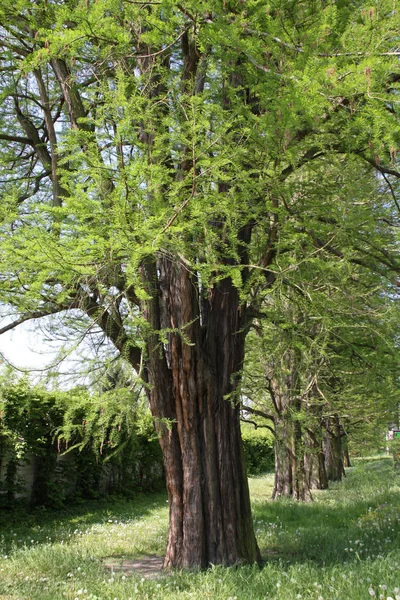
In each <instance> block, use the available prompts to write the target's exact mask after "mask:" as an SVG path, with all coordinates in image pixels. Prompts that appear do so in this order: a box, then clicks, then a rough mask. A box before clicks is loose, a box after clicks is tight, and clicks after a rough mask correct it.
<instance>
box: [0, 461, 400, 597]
mask: <svg viewBox="0 0 400 600" xmlns="http://www.w3.org/2000/svg"><path fill="white" fill-rule="evenodd" d="M250 488H251V495H252V499H253V514H254V522H255V528H256V532H257V539H258V541H259V545H260V548H261V552H262V555H263V557H264V558H265V560H266V563H265V566H264V567H263V568H261V569H260V568H259V567H256V566H248V567H240V568H229V569H226V568H222V567H215V568H211V569H210V570H208V571H207V572H189V573H188V572H185V573H173V574H165V575H163V576H162V577H159V578H158V579H153V580H148V579H144V578H142V577H141V576H140V575H123V574H122V573H120V572H116V573H113V572H111V571H109V570H107V569H106V568H105V567H104V559H108V560H111V561H114V562H116V561H117V562H118V560H122V559H130V558H137V557H140V556H142V555H146V554H162V553H163V549H164V547H165V540H166V534H167V521H168V505H167V502H166V497H165V495H162V494H159V495H152V496H146V495H144V494H141V495H138V496H137V497H136V498H135V499H134V500H132V501H130V502H127V501H113V502H111V501H110V502H104V501H103V502H101V503H97V504H87V503H86V504H83V505H82V506H81V507H77V508H74V509H71V510H69V511H63V512H58V513H56V512H49V511H48V512H45V511H42V512H36V513H33V514H32V513H31V514H28V515H26V514H24V513H22V512H18V513H8V514H7V512H6V511H3V513H2V514H1V515H0V532H1V534H0V600H6V599H7V600H17V598H19V599H20V600H22V599H25V600H56V599H65V598H66V599H69V600H71V599H72V600H75V599H78V600H88V599H91V600H95V599H101V600H128V599H129V598H131V599H132V600H133V599H137V600H148V599H154V600H164V599H167V598H168V599H175V598H176V599H177V600H182V599H187V600H189V599H191V600H200V599H210V600H234V599H237V600H253V599H254V600H270V599H280V600H296V599H300V598H302V599H314V600H322V599H323V600H339V599H341V600H364V599H365V600H368V599H370V598H374V597H375V598H377V599H379V598H381V599H384V600H389V599H390V598H392V599H393V600H400V475H399V473H398V472H397V474H396V473H395V471H394V469H393V465H392V461H391V459H389V458H379V459H369V460H364V461H358V462H357V463H356V466H355V467H353V468H352V469H349V470H348V475H347V477H346V478H345V480H344V482H343V483H341V484H333V485H331V489H330V490H329V491H325V492H316V493H315V502H314V503H309V504H296V503H294V502H292V501H279V502H271V501H270V500H269V498H270V496H271V490H272V477H271V476H268V477H257V478H252V479H251V480H250Z"/></svg>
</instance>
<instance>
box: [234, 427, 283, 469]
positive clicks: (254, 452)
mask: <svg viewBox="0 0 400 600" xmlns="http://www.w3.org/2000/svg"><path fill="white" fill-rule="evenodd" d="M242 440H243V449H244V456H245V460H246V467H247V474H248V475H261V474H262V473H268V472H271V471H273V470H274V465H275V459H274V440H273V436H272V434H271V433H270V432H269V431H268V430H265V429H254V428H250V427H249V426H244V427H243V428H242Z"/></svg>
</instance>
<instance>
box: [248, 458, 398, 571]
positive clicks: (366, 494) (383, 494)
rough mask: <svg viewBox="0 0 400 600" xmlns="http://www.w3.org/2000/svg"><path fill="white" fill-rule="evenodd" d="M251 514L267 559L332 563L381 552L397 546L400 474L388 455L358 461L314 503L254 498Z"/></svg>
mask: <svg viewBox="0 0 400 600" xmlns="http://www.w3.org/2000/svg"><path fill="white" fill-rule="evenodd" d="M253 516H254V520H255V526H256V533H257V537H258V538H259V543H260V548H261V553H262V555H263V556H264V557H265V559H266V560H267V561H268V562H270V561H274V560H275V561H276V560H280V561H285V562H288V563H298V562H309V561H311V562H314V563H317V564H319V565H331V564H343V563H345V562H347V563H351V562H354V561H357V562H360V561H365V560H367V559H368V558H376V557H377V556H382V557H385V556H387V555H388V554H389V553H390V552H392V551H393V550H398V549H399V548H400V477H399V476H398V475H396V474H395V473H394V470H393V465H392V461H391V460H390V459H389V458H381V459H380V460H371V461H367V462H365V461H363V462H361V461H360V462H359V463H358V465H357V466H356V467H354V468H353V469H350V470H349V475H348V477H346V478H345V479H344V481H343V482H341V483H339V484H332V486H331V489H330V490H327V491H323V492H318V493H317V494H316V501H315V502H311V503H297V502H294V501H291V500H278V501H275V502H271V501H269V502H265V503H258V504H257V505H256V506H255V508H254V510H253ZM271 531H272V533H271Z"/></svg>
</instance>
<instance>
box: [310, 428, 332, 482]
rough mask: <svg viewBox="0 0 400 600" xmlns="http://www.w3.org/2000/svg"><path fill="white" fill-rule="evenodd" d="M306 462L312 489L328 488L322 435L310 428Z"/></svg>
mask: <svg viewBox="0 0 400 600" xmlns="http://www.w3.org/2000/svg"><path fill="white" fill-rule="evenodd" d="M305 463H306V472H307V480H308V485H309V487H310V489H316V490H326V489H328V477H327V474H326V468H325V455H324V449H323V445H322V437H321V435H318V434H316V433H315V432H314V431H312V430H310V429H308V430H307V439H306V456H305Z"/></svg>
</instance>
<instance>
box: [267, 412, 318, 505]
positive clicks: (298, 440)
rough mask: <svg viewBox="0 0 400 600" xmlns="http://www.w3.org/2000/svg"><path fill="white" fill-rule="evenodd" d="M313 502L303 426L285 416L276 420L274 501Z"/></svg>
mask: <svg viewBox="0 0 400 600" xmlns="http://www.w3.org/2000/svg"><path fill="white" fill-rule="evenodd" d="M280 497H284V498H295V499H296V500H301V501H306V500H311V499H312V496H311V492H310V486H309V482H308V479H307V476H306V468H305V457H304V449H303V443H302V433H301V426H300V423H299V422H294V423H293V422H292V420H291V419H290V418H288V417H287V416H286V417H285V415H281V416H280V417H278V418H276V419H275V481H274V490H273V493H272V499H273V500H275V499H276V498H280Z"/></svg>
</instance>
